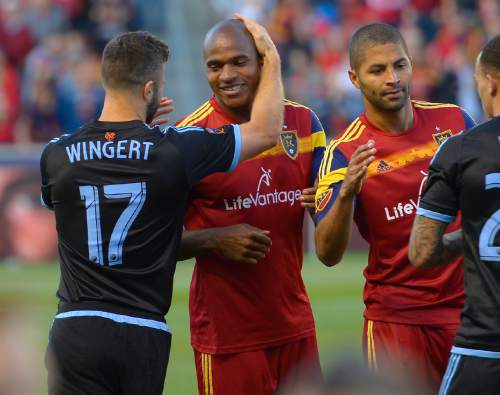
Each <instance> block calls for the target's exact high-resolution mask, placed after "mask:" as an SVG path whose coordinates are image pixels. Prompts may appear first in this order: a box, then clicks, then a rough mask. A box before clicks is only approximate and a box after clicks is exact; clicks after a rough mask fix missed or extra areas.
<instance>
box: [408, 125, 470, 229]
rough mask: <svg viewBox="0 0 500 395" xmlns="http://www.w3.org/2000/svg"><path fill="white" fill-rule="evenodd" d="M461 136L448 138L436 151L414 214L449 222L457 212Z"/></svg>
mask: <svg viewBox="0 0 500 395" xmlns="http://www.w3.org/2000/svg"><path fill="white" fill-rule="evenodd" d="M461 146H462V136H461V135H458V136H454V137H450V138H449V139H448V140H446V141H445V142H444V143H443V144H441V146H440V147H439V149H438V150H437V151H436V154H435V155H434V158H433V159H432V161H431V163H430V166H429V178H428V180H427V185H426V186H425V189H424V192H423V193H422V196H421V198H420V203H419V208H418V210H417V214H418V215H422V216H424V217H428V218H432V219H436V220H438V221H441V222H447V223H449V222H453V221H454V219H455V216H456V213H457V211H458V210H459V190H458V183H459V181H458V177H459V171H458V170H459V160H460V151H461Z"/></svg>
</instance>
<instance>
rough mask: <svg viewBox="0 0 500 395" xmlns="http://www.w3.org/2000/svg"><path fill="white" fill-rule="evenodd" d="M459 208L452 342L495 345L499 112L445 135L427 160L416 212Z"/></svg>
mask: <svg viewBox="0 0 500 395" xmlns="http://www.w3.org/2000/svg"><path fill="white" fill-rule="evenodd" d="M458 210H461V212H462V229H463V235H464V236H463V237H464V265H465V266H464V269H465V275H464V278H465V294H466V302H465V307H464V311H463V313H462V322H461V327H460V329H459V331H458V333H457V337H456V345H457V346H458V347H464V348H468V349H475V350H490V351H500V117H496V118H494V119H492V120H490V121H488V122H486V123H483V124H481V125H479V126H476V127H475V128H472V129H471V130H469V131H468V132H466V133H462V134H460V135H457V136H454V137H451V138H449V139H448V140H446V142H445V143H443V145H442V146H441V147H440V149H439V150H438V152H437V153H436V155H435V157H434V159H433V160H432V162H431V165H430V172H429V179H428V183H427V186H426V189H425V191H424V193H423V196H422V198H421V200H420V207H419V209H418V211H417V214H419V215H422V216H426V217H429V218H433V219H436V220H439V221H442V222H451V221H452V220H453V219H454V218H455V215H456V213H457V211H458ZM498 354H499V355H500V353H498Z"/></svg>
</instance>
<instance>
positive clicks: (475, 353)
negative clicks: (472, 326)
mask: <svg viewBox="0 0 500 395" xmlns="http://www.w3.org/2000/svg"><path fill="white" fill-rule="evenodd" d="M451 353H452V354H459V355H466V356H468V357H479V358H488V359H500V351H486V350H475V349H472V348H463V347H457V346H453V347H452V348H451Z"/></svg>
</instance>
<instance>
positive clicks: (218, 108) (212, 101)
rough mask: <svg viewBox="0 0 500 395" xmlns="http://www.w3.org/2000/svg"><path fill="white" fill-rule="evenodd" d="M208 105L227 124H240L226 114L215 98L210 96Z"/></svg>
mask: <svg viewBox="0 0 500 395" xmlns="http://www.w3.org/2000/svg"><path fill="white" fill-rule="evenodd" d="M209 101H210V105H211V106H212V107H213V109H214V110H215V111H216V112H218V113H219V114H220V115H221V116H223V117H224V119H226V120H227V121H228V122H229V123H234V124H237V125H238V124H239V123H240V122H239V121H237V120H236V119H234V118H233V117H232V116H231V115H229V114H228V112H227V111H226V110H224V109H223V108H222V106H221V105H220V104H219V102H218V101H217V99H216V98H215V96H212V97H211V98H210V100H209Z"/></svg>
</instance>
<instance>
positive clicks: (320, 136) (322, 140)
mask: <svg viewBox="0 0 500 395" xmlns="http://www.w3.org/2000/svg"><path fill="white" fill-rule="evenodd" d="M325 146H326V135H325V132H324V130H318V131H317V132H314V133H313V134H311V151H314V150H315V149H316V148H324V147H325Z"/></svg>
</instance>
